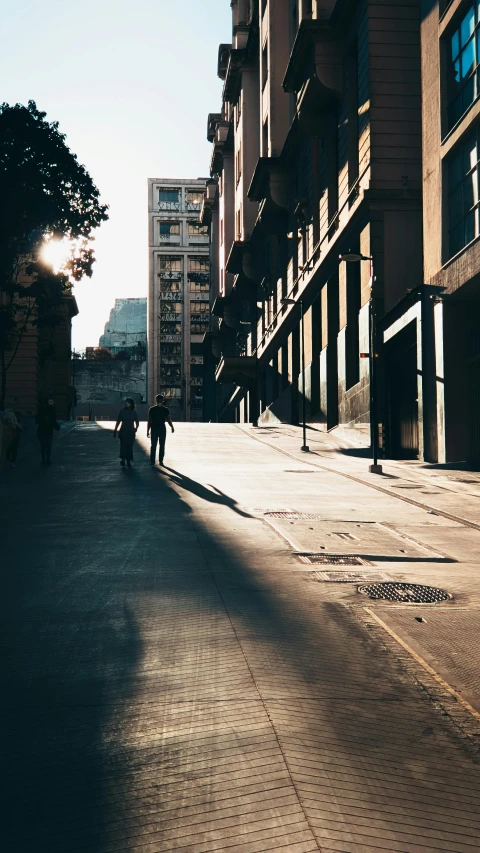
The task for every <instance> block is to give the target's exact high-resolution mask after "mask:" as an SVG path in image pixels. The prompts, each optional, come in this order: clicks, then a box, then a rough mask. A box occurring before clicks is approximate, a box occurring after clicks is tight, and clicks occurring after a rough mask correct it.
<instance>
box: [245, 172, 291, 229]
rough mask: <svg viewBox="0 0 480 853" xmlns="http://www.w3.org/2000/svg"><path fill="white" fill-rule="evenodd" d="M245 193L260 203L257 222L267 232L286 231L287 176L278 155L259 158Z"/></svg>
mask: <svg viewBox="0 0 480 853" xmlns="http://www.w3.org/2000/svg"><path fill="white" fill-rule="evenodd" d="M247 195H248V198H249V199H250V200H251V201H257V202H259V203H260V207H259V211H258V217H257V222H259V223H260V225H261V227H262V228H263V230H264V231H265V232H266V233H267V234H277V235H281V234H285V233H286V232H287V230H288V176H287V173H286V171H285V169H284V167H283V165H282V162H281V160H280V158H279V157H260V158H259V160H258V162H257V165H256V168H255V172H254V174H253V178H252V181H251V183H250V186H249V188H248V193H247Z"/></svg>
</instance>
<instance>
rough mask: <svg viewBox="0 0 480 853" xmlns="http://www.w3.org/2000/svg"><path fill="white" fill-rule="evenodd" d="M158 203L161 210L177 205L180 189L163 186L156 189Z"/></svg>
mask: <svg viewBox="0 0 480 853" xmlns="http://www.w3.org/2000/svg"><path fill="white" fill-rule="evenodd" d="M158 203H159V206H160V208H162V209H163V210H169V209H170V208H175V207H178V206H179V204H180V190H178V189H168V188H166V187H165V188H163V189H160V190H159V191H158Z"/></svg>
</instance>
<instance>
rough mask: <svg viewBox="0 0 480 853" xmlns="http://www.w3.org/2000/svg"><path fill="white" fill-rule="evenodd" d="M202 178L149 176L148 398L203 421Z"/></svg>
mask: <svg viewBox="0 0 480 853" xmlns="http://www.w3.org/2000/svg"><path fill="white" fill-rule="evenodd" d="M206 182H207V179H206V178H197V179H196V180H184V179H182V180H181V179H173V180H172V179H165V178H149V181H148V209H149V285H148V400H149V403H150V404H152V403H153V402H154V400H155V394H158V393H162V394H165V396H166V397H167V402H168V405H169V407H170V408H171V410H172V416H173V417H174V418H176V419H177V420H187V421H190V420H202V419H203V343H202V342H203V338H204V335H205V332H207V331H208V329H209V318H210V301H209V300H210V273H209V269H210V262H209V236H208V234H209V229H208V225H202V224H201V223H200V221H199V215H200V210H201V207H202V202H203V194H204V191H205V185H206Z"/></svg>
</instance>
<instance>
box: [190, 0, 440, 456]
mask: <svg viewBox="0 0 480 853" xmlns="http://www.w3.org/2000/svg"><path fill="white" fill-rule="evenodd" d="M231 5H232V15H233V30H232V32H233V37H232V42H231V44H224V45H221V46H220V49H219V59H218V74H219V76H220V77H221V79H223V80H224V87H223V99H222V104H221V109H220V111H219V112H218V113H213V114H211V115H210V116H209V119H208V138H209V139H210V141H211V142H212V146H213V151H212V161H211V177H212V181H214V182H215V192H214V191H213V190H212V191H211V192H210V194H211V196H212V198H211V199H210V200H209V199H208V192H207V193H206V198H205V203H204V210H206V211H207V213H206V215H207V218H209V219H210V220H211V221H212V222H213V223H214V224H215V227H214V228H213V229H212V250H211V251H212V258H213V259H214V261H213V263H214V265H216V267H217V269H218V275H217V276H216V282H217V283H216V285H215V286H216V292H215V294H213V296H214V297H215V298H214V299H213V318H212V329H211V342H210V345H209V350H210V349H211V351H212V352H213V355H214V357H213V361H214V362H215V361H216V368H215V381H216V383H217V385H223V387H224V389H225V391H224V394H223V396H222V395H220V397H219V395H218V394H217V400H216V412H215V415H216V418H218V419H219V420H239V421H253V422H256V421H258V423H260V424H267V423H270V422H275V421H284V422H292V423H298V421H299V415H300V413H301V410H302V408H303V406H302V403H303V399H302V397H303V391H304V396H305V404H306V411H307V417H308V419H309V421H311V422H316V423H317V424H319V425H320V426H321V427H323V428H325V429H333V428H336V429H338V430H340V431H343V432H347V433H348V431H349V430H355V433H356V435H364V436H365V442H366V443H367V442H368V439H369V434H370V392H371V389H370V372H371V361H372V359H370V358H369V357H364V356H369V355H370V344H369V338H370V331H371V329H370V328H369V325H370V318H371V316H372V305H373V306H374V308H375V315H376V317H377V320H376V321H375V325H374V333H375V334H374V349H375V353H374V355H375V356H378V358H376V367H377V370H376V371H375V372H376V376H377V383H376V384H377V388H376V390H377V396H378V400H379V405H378V407H377V419H376V420H377V422H376V423H375V429H376V430H377V431H378V439H379V442H380V445H381V446H382V447H383V448H384V449H385V450H386V451H387V452H389V453H392V454H393V455H407V456H408V455H416V454H418V453H420V454H422V453H423V452H424V437H423V432H422V429H421V428H419V419H418V412H419V411H420V410H421V406H422V403H421V400H420V401H419V400H418V399H417V396H416V395H415V401H414V402H412V401H411V400H410V397H408V394H410V392H411V384H412V377H411V376H410V373H411V370H412V369H413V370H414V371H415V370H416V365H415V364H414V365H413V368H412V366H411V363H412V358H413V356H412V352H411V342H410V340H409V339H405V340H403V339H402V340H401V341H399V342H398V345H396V347H395V353H394V354H393V355H392V356H391V357H390V356H389V358H387V357H386V354H385V347H384V346H383V324H384V322H385V319H384V318H385V317H389V316H390V312H392V311H393V310H394V309H395V308H396V306H397V305H398V303H400V302H401V301H402V299H404V298H405V297H406V296H407V294H408V293H409V292H410V291H417V290H418V291H419V292H420V293H421V294H422V300H423V303H426V304H427V308H428V309H430V307H431V306H430V302H431V303H432V306H433V300H430V301H429V302H428V303H427V297H428V296H429V295H431V294H430V293H429V292H428V288H427V290H426V289H425V286H424V280H423V270H422V141H421V120H422V118H421V98H420V91H421V74H420V71H421V66H420V14H421V9H420V0H418V2H417V0H404V2H402V0H400V2H397V3H395V4H392V3H391V2H387V0H359V2H356V3H352V2H349V0H336V2H335V0H329V2H324V1H323V2H315V0H313V2H309V0H300V2H298V3H297V2H294V0H260V2H259V3H257V2H254V0H252V2H248V0H234V2H232V4H231ZM345 254H349V255H350V256H352V255H353V256H355V255H357V256H361V257H363V258H365V259H370V258H372V259H373V262H372V261H371V260H358V261H357V262H353V261H352V260H351V261H350V262H348V263H346V262H341V261H340V260H339V256H340V255H345ZM372 263H373V275H372ZM285 299H286V300H289V301H288V302H282V300H285ZM302 312H303V316H304V332H305V347H304V352H305V366H304V369H303V370H302V365H301V361H302V359H301V345H300V344H301V322H300V320H301V314H302ZM430 314H432V312H430ZM432 322H433V316H432ZM402 359H404V360H405V363H407V360H408V359H409V361H408V364H409V366H410V367H409V370H410V372H409V373H408V379H407V380H405V383H404V384H406V389H405V390H404V393H403V392H402V393H403V396H405V397H408V400H407V402H408V403H410V402H411V403H412V405H411V406H410V408H409V407H408V405H407V404H406V403H405V402H402V404H401V405H398V400H397V396H396V392H395V388H396V386H397V385H398V382H399V377H401V376H402V375H403V374H402ZM415 377H416V374H415ZM206 381H207V380H206ZM402 381H403V380H402ZM420 390H422V389H420ZM225 392H226V393H225ZM219 401H220V402H219ZM415 406H416V408H415ZM399 419H400V426H399Z"/></svg>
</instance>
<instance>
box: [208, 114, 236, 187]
mask: <svg viewBox="0 0 480 853" xmlns="http://www.w3.org/2000/svg"><path fill="white" fill-rule="evenodd" d="M230 128H231V123H230V122H228V121H225V119H221V120H220V121H218V122H217V123H216V125H215V135H214V138H213V151H212V159H211V162H210V174H212V175H217V174H219V172H221V170H222V165H223V155H224V153H225V152H226V151H233V134H232V133H230Z"/></svg>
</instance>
